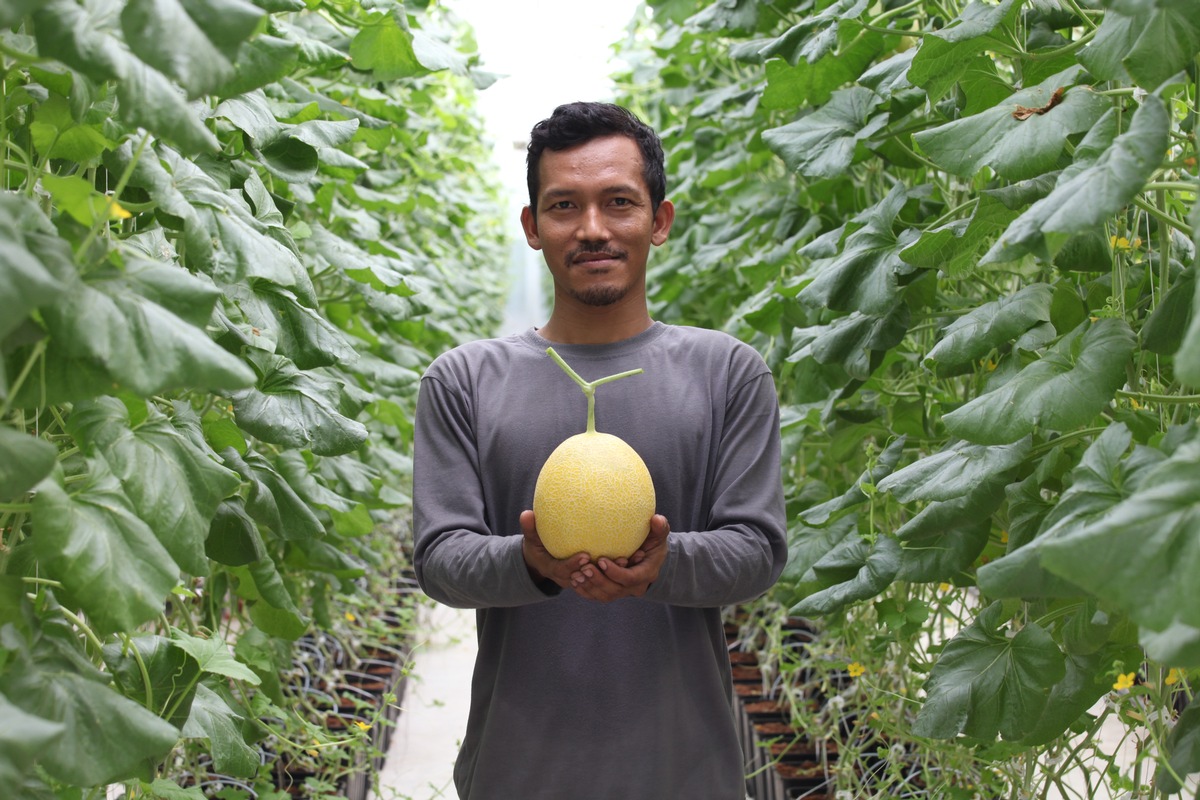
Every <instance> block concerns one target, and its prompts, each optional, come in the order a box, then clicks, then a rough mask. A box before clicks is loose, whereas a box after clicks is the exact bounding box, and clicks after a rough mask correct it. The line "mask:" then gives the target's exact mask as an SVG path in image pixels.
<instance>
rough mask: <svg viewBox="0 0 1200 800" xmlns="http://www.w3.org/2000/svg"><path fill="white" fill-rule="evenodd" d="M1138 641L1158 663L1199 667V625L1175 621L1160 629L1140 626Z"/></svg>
mask: <svg viewBox="0 0 1200 800" xmlns="http://www.w3.org/2000/svg"><path fill="white" fill-rule="evenodd" d="M1138 643H1139V644H1140V645H1141V646H1142V647H1144V648H1145V649H1146V655H1148V656H1149V657H1150V658H1151V659H1153V660H1155V661H1157V662H1158V663H1159V664H1174V665H1176V666H1179V667H1200V627H1193V626H1191V625H1184V624H1183V623H1182V622H1175V623H1172V624H1170V625H1168V626H1167V627H1166V628H1164V629H1163V630H1161V631H1151V630H1147V629H1145V628H1142V629H1141V630H1140V631H1138Z"/></svg>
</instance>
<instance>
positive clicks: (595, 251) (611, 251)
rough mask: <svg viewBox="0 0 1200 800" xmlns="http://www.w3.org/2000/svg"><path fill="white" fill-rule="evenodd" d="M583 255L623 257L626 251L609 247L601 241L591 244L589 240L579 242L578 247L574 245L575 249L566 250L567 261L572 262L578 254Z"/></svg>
mask: <svg viewBox="0 0 1200 800" xmlns="http://www.w3.org/2000/svg"><path fill="white" fill-rule="evenodd" d="M583 255H599V256H605V257H607V258H625V257H626V256H627V255H628V253H626V252H625V251H624V250H620V249H617V248H614V247H609V246H608V245H607V244H604V243H603V242H597V243H595V244H592V243H590V242H589V243H584V244H581V245H580V246H579V247H576V248H575V249H573V250H570V251H568V252H567V263H568V264H573V263H575V261H576V260H577V259H578V258H579V257H580V256H583Z"/></svg>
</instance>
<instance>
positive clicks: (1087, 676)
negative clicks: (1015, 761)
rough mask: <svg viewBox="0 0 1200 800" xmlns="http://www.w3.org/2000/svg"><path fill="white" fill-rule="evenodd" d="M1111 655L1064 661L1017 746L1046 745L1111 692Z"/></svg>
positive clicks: (1077, 657) (1077, 656) (1082, 656)
mask: <svg viewBox="0 0 1200 800" xmlns="http://www.w3.org/2000/svg"><path fill="white" fill-rule="evenodd" d="M1112 663H1113V656H1112V654H1111V653H1107V652H1101V653H1098V654H1095V655H1086V656H1085V655H1070V654H1068V655H1067V656H1065V658H1064V662H1063V664H1064V666H1065V667H1066V673H1065V674H1064V675H1063V678H1062V680H1060V681H1058V682H1057V683H1055V684H1054V686H1052V687H1051V688H1050V696H1049V697H1048V698H1047V700H1046V705H1045V706H1044V707H1043V708H1042V713H1041V714H1040V715H1039V717H1038V718H1037V720H1036V721H1032V722H1033V724H1032V725H1030V727H1029V729H1028V731H1027V732H1026V733H1025V735H1024V736H1022V737H1021V739H1020V743H1021V744H1023V745H1029V746H1033V747H1039V746H1043V745H1046V744H1049V743H1050V742H1052V741H1053V740H1054V739H1057V738H1058V737H1059V736H1061V735H1062V734H1063V733H1064V732H1066V730H1067V728H1068V727H1070V725H1071V724H1072V723H1073V722H1075V721H1076V720H1077V719H1079V718H1080V717H1081V716H1082V715H1084V714H1086V713H1087V711H1088V709H1089V708H1091V707H1092V706H1093V705H1094V704H1095V703H1096V701H1097V700H1099V699H1100V698H1101V697H1103V696H1104V695H1105V694H1106V693H1107V692H1108V691H1109V690H1110V689H1111V688H1112V686H1111V680H1112V679H1111V678H1109V677H1108V674H1107V673H1108V670H1109V669H1110V668H1111V667H1112Z"/></svg>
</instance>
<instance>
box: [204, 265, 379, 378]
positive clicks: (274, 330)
mask: <svg viewBox="0 0 1200 800" xmlns="http://www.w3.org/2000/svg"><path fill="white" fill-rule="evenodd" d="M225 297H226V300H227V301H228V302H229V303H231V304H232V305H234V306H236V307H237V309H238V310H239V311H241V321H242V322H244V323H245V324H247V325H249V326H252V327H253V328H254V330H255V331H256V332H257V335H259V336H265V337H266V338H268V339H269V340H271V341H273V342H274V343H275V346H276V349H275V352H277V353H278V354H279V355H283V356H287V357H288V358H290V359H291V360H292V361H293V362H294V363H295V364H296V366H297V367H299V368H300V369H313V368H314V367H328V366H333V365H335V364H343V365H350V364H353V363H354V362H355V361H356V360H357V359H358V353H357V351H355V349H354V346H353V345H352V344H351V343H350V341H349V340H348V339H347V337H346V335H345V334H344V333H343V332H342V331H341V330H339V329H338V328H336V327H334V325H333V324H332V323H331V322H329V321H328V320H327V319H325V318H324V317H323V316H321V314H320V312H319V311H317V310H316V309H313V308H309V307H307V306H304V305H301V304H300V302H299V299H298V298H297V297H296V295H295V294H294V293H292V292H291V291H289V290H287V289H284V288H283V287H281V286H276V285H275V284H272V283H268V282H266V281H250V282H247V283H240V284H233V285H230V286H226V287H225ZM231 313H232V312H231Z"/></svg>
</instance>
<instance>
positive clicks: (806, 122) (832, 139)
mask: <svg viewBox="0 0 1200 800" xmlns="http://www.w3.org/2000/svg"><path fill="white" fill-rule="evenodd" d="M882 102H883V99H882V98H881V97H880V96H879V95H877V94H875V93H874V92H873V91H871V90H870V89H867V88H865V87H863V86H851V87H849V88H847V89H840V90H838V91H836V92H834V94H833V96H832V97H831V98H830V99H829V102H828V103H826V104H825V105H823V106H821V108H819V109H818V110H816V111H814V112H813V113H811V114H808V115H806V116H804V117H801V118H800V119H798V120H796V121H795V122H789V123H788V124H787V125H783V126H781V127H779V128H771V129H770V130H766V131H763V134H762V138H763V141H764V142H765V143H766V144H767V146H768V147H770V148H771V150H773V151H774V152H775V153H776V154H777V155H778V156H779V157H780V158H782V159H783V162H784V163H785V164H787V166H788V169H791V170H795V171H796V172H799V173H801V174H802V175H805V176H807V177H813V178H833V177H837V176H838V175H841V174H842V173H843V172H845V170H846V169H847V168H848V167H849V166H850V164H851V163H853V161H854V156H855V151H856V148H857V146H858V144H859V142H863V141H866V140H867V139H870V138H871V136H873V135H874V134H875V133H877V132H878V131H879V130H881V129H882V128H883V127H884V126H885V125H887V121H888V115H887V113H886V112H884V113H875V112H876V109H877V108H878V107H879V105H880V104H881V103H882Z"/></svg>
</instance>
